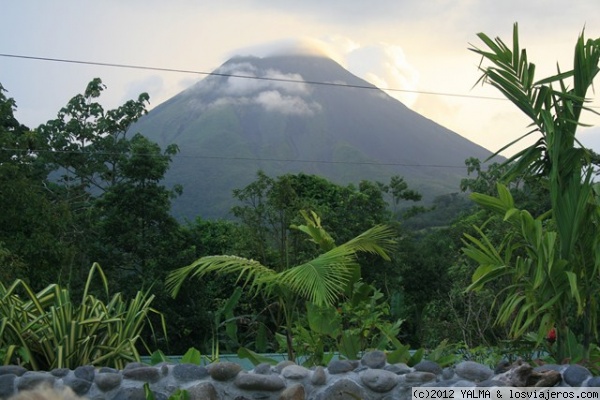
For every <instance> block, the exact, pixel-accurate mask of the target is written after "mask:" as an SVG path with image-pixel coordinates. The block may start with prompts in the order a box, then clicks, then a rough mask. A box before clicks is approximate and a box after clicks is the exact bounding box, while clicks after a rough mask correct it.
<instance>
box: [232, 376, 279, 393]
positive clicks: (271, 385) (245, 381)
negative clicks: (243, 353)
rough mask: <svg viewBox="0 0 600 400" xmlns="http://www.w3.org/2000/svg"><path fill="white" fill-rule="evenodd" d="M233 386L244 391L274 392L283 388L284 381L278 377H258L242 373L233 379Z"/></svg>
mask: <svg viewBox="0 0 600 400" xmlns="http://www.w3.org/2000/svg"><path fill="white" fill-rule="evenodd" d="M234 384H235V386H237V387H238V388H240V389H244V390H266V391H270V392H275V391H277V390H281V389H284V388H285V381H284V380H283V379H281V377H279V376H278V375H260V374H249V373H246V372H242V373H240V374H238V375H237V376H236V377H235V381H234Z"/></svg>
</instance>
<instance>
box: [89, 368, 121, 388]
mask: <svg viewBox="0 0 600 400" xmlns="http://www.w3.org/2000/svg"><path fill="white" fill-rule="evenodd" d="M122 380H123V378H122V377H121V374H118V373H115V372H104V373H98V374H96V376H95V377H94V382H95V383H96V386H97V387H98V389H100V390H101V391H103V392H108V391H109V390H112V389H114V388H116V387H117V386H119V385H120V384H121V381H122Z"/></svg>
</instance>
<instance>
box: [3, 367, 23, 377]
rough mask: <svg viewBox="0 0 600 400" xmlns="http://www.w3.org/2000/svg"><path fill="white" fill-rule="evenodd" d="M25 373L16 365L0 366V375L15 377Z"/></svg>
mask: <svg viewBox="0 0 600 400" xmlns="http://www.w3.org/2000/svg"><path fill="white" fill-rule="evenodd" d="M25 372H27V369H25V368H23V367H21V366H18V365H0V375H8V374H12V375H16V376H21V375H23V374H24V373H25Z"/></svg>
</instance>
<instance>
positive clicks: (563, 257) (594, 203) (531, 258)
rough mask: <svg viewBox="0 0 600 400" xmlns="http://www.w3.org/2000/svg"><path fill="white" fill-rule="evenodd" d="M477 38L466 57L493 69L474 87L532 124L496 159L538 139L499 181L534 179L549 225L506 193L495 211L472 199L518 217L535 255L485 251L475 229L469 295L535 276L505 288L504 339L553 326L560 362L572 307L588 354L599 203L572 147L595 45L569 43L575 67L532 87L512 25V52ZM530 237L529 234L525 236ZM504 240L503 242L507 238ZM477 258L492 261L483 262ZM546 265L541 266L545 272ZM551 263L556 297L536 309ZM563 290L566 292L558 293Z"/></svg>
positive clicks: (587, 169)
mask: <svg viewBox="0 0 600 400" xmlns="http://www.w3.org/2000/svg"><path fill="white" fill-rule="evenodd" d="M478 37H479V38H480V39H481V40H482V41H483V42H484V44H485V45H486V46H487V49H486V50H481V49H479V48H476V47H474V48H472V49H471V50H472V51H474V52H475V53H477V54H479V55H481V56H482V58H483V59H484V60H487V61H488V62H490V63H491V65H490V66H487V67H481V70H482V72H483V74H482V77H481V79H480V80H481V81H482V82H484V83H489V84H491V85H492V86H494V87H496V88H497V89H498V90H500V91H501V92H502V93H503V94H504V96H505V97H507V98H508V99H509V100H510V101H511V102H512V103H513V104H515V105H516V106H517V107H518V108H519V109H520V110H521V111H522V112H523V113H525V115H527V116H528V117H529V118H530V120H531V122H532V126H533V129H532V130H531V131H530V132H528V133H526V134H525V135H523V136H522V137H521V138H519V139H517V140H516V141H513V142H511V143H509V144H507V145H506V146H505V147H504V148H503V149H501V150H500V151H503V150H505V149H506V148H508V147H510V146H512V145H514V144H515V143H517V142H518V141H520V140H521V139H523V138H525V137H527V136H529V135H532V134H534V133H535V134H538V135H539V139H538V140H537V141H536V142H535V143H534V144H533V145H531V146H529V147H527V148H525V149H523V150H521V151H519V152H518V153H517V154H515V155H514V156H513V157H511V158H510V159H509V160H507V161H506V163H505V164H507V165H510V168H509V170H508V172H507V173H506V175H505V179H506V180H508V181H510V180H511V178H513V177H515V176H518V175H521V174H522V175H530V176H534V177H536V178H537V179H538V180H540V181H541V182H542V183H543V184H544V185H547V187H548V190H549V193H550V200H551V206H552V209H551V214H550V217H551V219H550V220H549V221H547V222H545V223H542V219H543V218H544V216H541V217H538V218H537V219H534V218H533V217H531V215H530V214H529V213H528V212H526V211H524V210H519V209H516V208H515V207H514V205H512V203H511V202H512V199H511V198H510V194H509V193H508V194H507V191H506V190H504V189H502V186H499V191H500V193H499V195H500V197H499V199H498V201H499V202H500V203H498V201H493V200H492V199H491V198H490V197H483V195H482V196H477V195H476V196H475V198H476V199H478V200H479V202H480V203H482V204H485V205H486V206H487V207H488V208H492V209H495V210H496V211H497V212H505V216H504V218H505V219H506V220H509V219H511V218H519V225H520V226H519V228H520V229H522V230H523V231H522V232H523V233H522V235H524V236H525V237H524V238H522V240H525V242H528V243H529V244H530V245H531V246H534V248H533V249H531V252H527V253H526V254H525V255H524V256H523V255H522V254H519V253H518V252H517V253H514V252H513V250H514V248H513V246H512V245H510V244H509V243H506V242H505V243H503V244H501V245H497V247H496V246H494V245H492V243H490V242H488V241H487V240H486V237H485V233H484V232H483V231H481V232H480V236H481V240H479V239H476V238H473V237H470V238H469V237H468V238H467V239H468V243H467V251H468V252H469V253H470V254H471V255H475V256H476V259H477V260H478V261H479V262H480V263H481V266H480V267H479V269H478V270H477V271H476V272H475V275H474V276H473V279H474V283H473V285H472V288H479V287H482V286H483V285H485V283H487V282H488V281H490V280H493V279H494V278H495V277H498V276H502V275H505V274H509V275H510V276H511V277H512V279H513V281H515V283H516V280H518V279H523V273H525V272H526V273H527V274H528V276H530V277H531V276H534V277H535V279H534V280H533V281H532V282H531V283H532V286H531V287H529V288H527V290H525V292H524V293H523V296H520V295H519V294H518V291H519V290H521V289H522V288H520V287H519V286H518V285H517V286H511V287H510V288H509V290H510V291H511V293H512V296H508V297H507V300H506V302H510V304H509V303H505V306H506V307H507V308H506V310H505V311H506V312H509V311H511V312H514V313H515V315H516V318H515V319H514V321H513V324H512V333H513V334H514V335H515V336H519V335H521V334H523V333H524V331H525V329H527V328H528V327H529V326H532V325H533V324H534V323H539V334H540V336H542V337H543V333H544V332H547V331H548V330H550V328H551V327H552V326H553V325H556V329H557V331H558V343H557V344H558V356H559V357H560V358H563V357H565V356H566V355H567V354H566V351H567V349H566V347H565V339H566V338H567V336H568V332H569V328H568V316H569V315H570V313H571V308H572V307H571V305H573V304H574V305H575V312H576V315H577V316H578V318H583V324H584V335H583V337H584V347H585V348H586V349H589V345H590V342H591V338H592V337H594V336H595V335H597V332H596V326H597V320H598V319H597V312H598V295H597V293H598V286H599V279H598V278H599V277H598V272H599V266H600V265H599V264H600V262H599V261H598V260H600V257H599V256H600V247H599V244H600V231H598V223H599V222H600V221H599V219H598V215H599V214H598V211H599V208H598V207H599V204H600V203H599V202H598V194H597V191H596V190H595V189H594V187H593V186H594V185H593V182H592V175H593V168H592V163H591V161H592V156H591V154H590V152H589V151H588V150H587V149H586V148H585V147H583V146H581V144H580V143H579V142H578V141H577V139H576V135H575V134H576V131H577V128H578V127H579V126H580V125H581V123H580V122H579V121H580V116H581V113H582V112H583V111H584V110H590V109H589V108H587V107H586V106H585V104H586V102H587V101H588V100H587V98H586V94H587V91H588V89H589V88H590V86H591V85H592V82H593V80H594V78H595V76H596V75H597V74H598V72H599V71H600V69H599V67H598V63H599V60H600V39H596V40H587V41H585V40H584V36H583V33H582V34H581V35H580V36H579V38H578V40H577V42H576V45H575V52H574V66H573V69H571V70H568V71H566V72H563V71H561V70H560V68H558V73H557V74H556V75H554V76H551V77H548V78H545V79H542V80H539V81H536V80H535V78H534V75H535V65H534V64H532V63H529V62H528V60H527V53H526V51H525V49H520V47H519V37H518V26H517V24H515V25H514V29H513V42H512V48H511V47H509V46H507V45H506V44H505V43H504V42H503V41H502V40H501V39H499V38H496V39H495V40H492V39H490V38H489V37H488V36H487V35H485V34H483V33H480V34H478ZM515 233H516V234H518V231H516V230H515ZM533 234H535V235H537V236H533V237H529V235H533ZM506 239H507V240H508V241H510V238H506ZM521 243H523V242H522V241H521ZM544 251H545V252H546V253H544ZM485 254H487V255H491V254H495V256H494V257H492V258H491V259H490V258H489V257H488V258H487V261H486V257H483V256H484V255H485ZM482 257H483V258H482ZM544 262H546V263H548V264H546V265H544V264H543V263H544ZM551 265H556V266H560V268H558V271H551V270H546V271H547V273H548V274H553V273H555V272H560V271H562V273H559V274H558V276H557V277H553V282H554V286H553V287H551V288H549V289H548V290H551V291H554V296H552V297H550V299H551V300H549V301H547V302H543V303H542V302H540V301H538V300H537V297H536V296H537V295H538V294H539V292H536V291H537V290H539V289H540V285H543V284H544V279H542V277H541V276H540V275H542V274H543V271H544V268H550V266H551ZM508 266H510V268H509V267H508ZM565 288H568V290H567V291H566V292H564V290H565ZM517 300H518V301H517ZM500 319H501V320H503V321H504V322H507V320H506V319H503V318H500Z"/></svg>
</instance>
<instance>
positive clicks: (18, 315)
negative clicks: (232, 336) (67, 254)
mask: <svg viewBox="0 0 600 400" xmlns="http://www.w3.org/2000/svg"><path fill="white" fill-rule="evenodd" d="M95 273H97V274H98V275H99V276H100V280H101V283H102V288H103V290H104V292H105V295H106V298H107V299H108V302H103V301H102V300H100V299H99V298H97V297H96V296H95V295H93V294H91V293H90V286H91V282H92V278H93V277H94V274H95ZM153 300H154V295H150V293H149V291H145V292H140V291H138V292H137V294H136V295H135V297H134V298H133V299H131V300H130V301H129V302H127V301H126V300H125V299H123V296H122V295H121V293H116V294H115V295H113V296H112V297H110V298H109V293H108V281H107V279H106V276H105V275H104V272H103V271H102V269H101V268H100V266H99V265H98V264H97V263H94V264H93V265H92V268H91V269H90V271H89V274H88V278H87V281H86V284H85V289H84V291H83V295H82V298H81V301H80V302H79V303H77V302H75V301H73V300H72V299H71V292H70V291H69V290H68V289H66V288H63V287H61V286H60V285H57V284H52V285H49V286H47V287H46V288H45V289H43V290H41V291H40V292H38V293H34V292H33V291H32V289H31V287H30V286H29V285H27V284H26V283H25V282H24V281H22V280H20V279H17V280H16V281H14V283H13V284H12V285H11V286H9V287H8V288H7V287H6V286H4V285H3V284H2V283H1V282H0V315H1V316H2V317H1V319H0V362H2V363H3V364H5V365H6V364H20V365H24V366H27V367H29V368H31V369H35V370H37V369H44V370H50V369H53V368H71V369H74V368H76V367H78V366H80V365H90V364H92V365H102V366H111V367H115V368H123V367H124V366H125V364H126V363H128V362H131V361H139V354H138V350H137V348H136V346H137V345H138V344H141V345H142V346H144V347H145V348H146V349H147V346H146V344H145V343H144V341H143V339H141V333H142V331H143V329H144V327H145V326H146V323H147V322H148V315H149V313H151V312H152V313H156V314H158V315H159V316H160V317H161V320H162V329H163V331H164V332H165V335H166V326H165V323H164V319H163V316H162V314H160V313H159V312H158V311H156V310H155V309H153V308H152V307H151V306H150V305H151V303H152V301H153ZM149 325H150V327H151V328H152V324H149Z"/></svg>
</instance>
